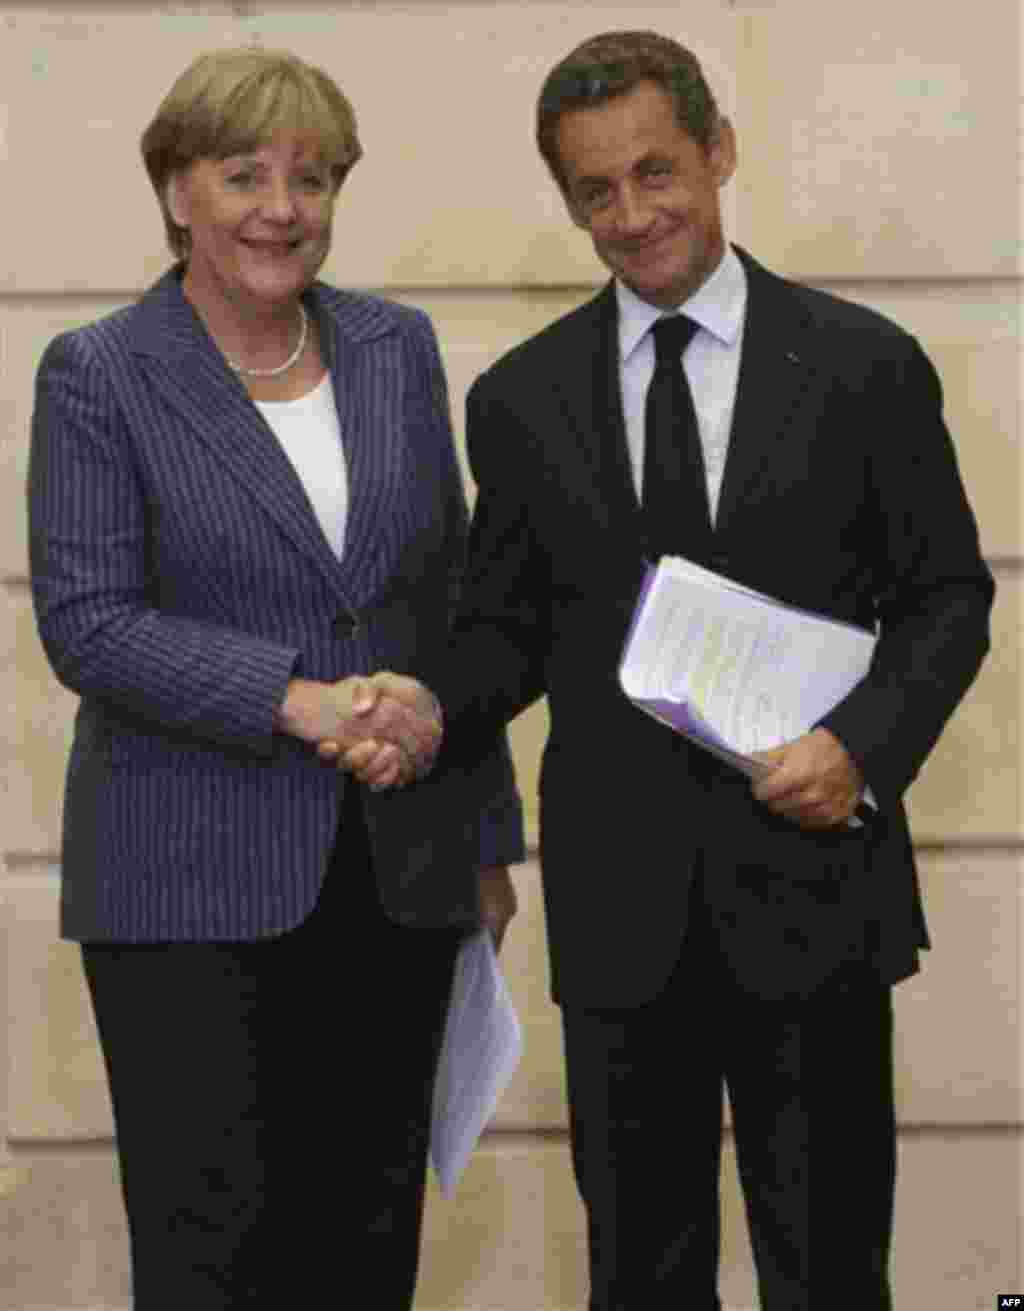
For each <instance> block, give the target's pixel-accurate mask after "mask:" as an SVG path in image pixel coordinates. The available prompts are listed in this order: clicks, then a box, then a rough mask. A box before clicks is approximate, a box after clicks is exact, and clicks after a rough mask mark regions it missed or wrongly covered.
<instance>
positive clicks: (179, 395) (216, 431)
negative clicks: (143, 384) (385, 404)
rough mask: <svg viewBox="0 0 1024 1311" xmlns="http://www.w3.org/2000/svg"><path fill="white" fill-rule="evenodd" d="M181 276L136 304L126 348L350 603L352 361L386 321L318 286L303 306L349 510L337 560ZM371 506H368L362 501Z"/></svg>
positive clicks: (355, 459) (388, 325)
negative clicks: (337, 431) (338, 443)
mask: <svg viewBox="0 0 1024 1311" xmlns="http://www.w3.org/2000/svg"><path fill="white" fill-rule="evenodd" d="M181 276H182V269H181V267H180V266H177V267H175V268H172V269H171V270H169V271H168V273H166V274H165V275H164V276H163V277H162V278H161V279H160V281H159V282H157V283H156V284H155V285H154V286H153V287H152V288H151V289H150V290H149V291H148V292H147V293H146V294H145V295H144V296H143V297H142V299H141V300H140V301H139V303H138V305H137V307H136V310H137V312H136V315H135V316H134V321H133V324H132V340H131V342H130V346H129V349H131V350H132V352H133V353H134V354H136V355H137V356H139V357H141V359H142V363H143V367H144V368H145V369H146V371H147V373H148V374H149V376H150V377H151V378H152V380H153V383H154V385H155V386H156V387H157V388H158V389H159V391H160V393H161V394H162V396H163V398H164V400H165V401H166V402H167V403H168V404H169V405H171V406H173V407H174V409H176V410H177V411H178V412H179V413H180V414H182V415H183V416H184V417H185V419H186V420H187V421H188V422H189V423H190V425H191V427H192V429H193V430H194V432H195V434H196V437H197V438H198V439H199V440H201V441H203V442H205V443H206V444H207V445H208V446H210V447H211V448H212V449H213V450H214V451H215V453H216V454H217V455H218V456H219V457H220V458H221V460H222V461H223V464H224V468H225V471H226V472H227V473H228V475H229V476H231V477H234V478H237V479H238V480H239V481H241V482H242V483H243V484H244V485H245V486H246V487H247V489H248V491H249V492H250V494H251V495H252V496H253V497H254V499H255V500H257V501H258V502H259V503H260V504H261V506H262V507H263V509H264V510H265V511H266V512H267V513H268V514H269V515H270V516H271V517H272V518H273V519H274V520H275V521H276V522H277V523H278V524H279V526H280V527H281V529H282V530H283V531H284V532H285V533H286V534H287V536H288V537H289V538H290V539H291V540H292V542H293V543H294V544H295V545H296V546H297V547H298V548H299V549H300V550H302V551H303V552H304V553H305V554H306V555H307V556H308V557H309V558H310V560H311V561H312V562H313V563H314V564H315V565H316V566H317V568H318V569H319V571H320V572H321V573H322V574H323V575H324V577H325V578H326V580H327V581H328V582H329V583H330V585H331V586H332V588H333V589H334V590H335V592H336V593H337V594H338V595H339V596H340V597H343V598H344V599H345V600H346V601H347V602H349V603H350V604H351V603H352V600H353V599H354V598H353V593H354V592H355V591H357V590H358V588H357V585H356V582H357V579H358V576H359V575H358V567H359V563H360V559H361V556H362V554H364V553H365V552H364V551H363V550H361V548H362V547H364V546H365V545H366V544H365V543H363V542H362V541H361V538H360V522H359V516H358V515H357V514H356V513H355V509H356V507H358V506H360V505H362V504H364V503H366V501H367V494H368V492H369V491H370V489H369V488H364V487H363V486H362V485H361V480H362V479H363V477H364V475H365V476H366V477H368V476H369V462H368V461H366V460H364V459H363V458H362V453H361V451H360V449H359V440H360V432H361V429H360V430H359V432H357V428H358V425H357V424H356V423H355V422H354V417H355V399H354V397H353V395H352V391H353V388H352V385H351V381H350V380H351V375H352V373H353V372H354V370H353V358H352V357H353V353H354V352H357V351H358V349H359V348H360V347H361V346H363V345H364V344H366V343H370V342H372V341H374V340H376V339H377V338H381V337H384V336H387V335H388V334H390V333H391V332H393V331H394V328H395V321H394V320H393V319H392V318H391V317H390V316H389V315H388V314H387V312H386V309H385V307H384V306H383V305H382V304H381V303H380V302H377V301H374V300H373V299H372V298H368V297H362V296H358V297H357V296H351V295H349V294H347V293H345V292H339V291H335V290H333V289H332V288H329V287H327V286H325V285H324V284H322V283H314V285H313V286H312V287H311V288H310V289H309V291H307V292H306V293H305V296H304V297H303V300H304V303H305V304H306V306H307V309H308V310H309V312H310V314H311V315H312V316H313V317H314V318H315V321H316V323H317V326H318V329H319V333H320V342H321V346H322V349H323V350H324V353H325V356H326V360H327V364H328V368H329V369H330V372H331V378H332V382H333V384H334V394H335V402H336V405H337V408H338V420H339V424H340V427H341V432H342V439H343V442H344V445H345V455H346V461H347V464H348V469H349V497H350V509H349V515H348V518H347V524H346V538H345V551H344V554H343V558H342V560H341V561H339V560H338V558H337V557H336V556H335V554H334V552H333V551H332V550H331V547H330V545H329V544H328V542H327V539H326V538H325V537H324V534H323V532H322V530H321V528H320V525H319V523H318V521H317V518H316V514H315V512H314V510H313V508H312V505H311V504H310V502H309V498H308V497H307V495H306V492H305V488H304V487H303V486H302V482H301V480H300V479H299V477H298V475H297V474H296V472H295V469H294V467H293V466H292V464H291V462H290V460H289V459H288V457H287V456H286V455H285V453H284V451H283V450H282V448H281V446H280V443H279V442H278V441H277V439H276V437H275V436H274V434H273V432H272V431H271V429H270V428H269V426H268V425H267V423H266V422H265V420H264V419H263V417H262V415H261V414H260V412H259V411H258V410H257V409H256V407H255V406H254V405H253V403H252V400H251V399H250V397H249V395H248V393H247V392H246V390H245V388H244V387H243V386H242V384H241V382H240V381H239V379H238V378H237V377H236V376H235V374H234V373H233V372H232V371H231V369H230V368H229V367H228V366H227V364H226V363H225V361H224V357H223V356H222V355H221V353H220V351H219V350H218V349H217V348H216V346H215V345H214V343H213V341H212V339H211V338H210V336H209V334H208V333H207V331H206V329H205V327H204V326H203V323H202V321H201V320H200V319H199V316H198V315H197V314H196V312H195V311H194V309H193V308H192V306H191V304H190V303H189V302H188V300H187V299H186V297H185V296H184V294H183V292H182V290H181ZM371 499H372V498H371Z"/></svg>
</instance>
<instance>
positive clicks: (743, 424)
mask: <svg viewBox="0 0 1024 1311" xmlns="http://www.w3.org/2000/svg"><path fill="white" fill-rule="evenodd" d="M738 254H739V255H740V258H741V259H742V260H743V264H744V267H745V269H746V272H747V313H746V322H745V324H744V328H743V353H742V356H741V359H740V373H739V380H738V384H737V389H736V403H735V407H734V410H733V420H732V431H731V433H730V436H729V454H728V457H727V459H726V464H725V474H724V478H723V481H722V490H721V494H720V497H719V504H718V514H717V516H716V523H715V534H716V537H720V536H722V535H724V534H725V533H727V532H728V531H729V530H730V529H731V528H733V527H734V526H735V521H736V519H737V517H738V516H740V515H741V514H742V506H743V504H744V502H745V501H749V499H750V498H751V497H754V496H756V495H757V494H758V487H759V484H762V483H769V482H775V483H778V482H779V481H780V479H782V478H783V477H784V476H785V470H786V468H787V467H788V463H789V462H788V461H787V459H786V445H785V443H786V441H787V439H791V438H792V436H793V428H794V423H795V422H796V420H797V418H798V415H799V410H800V406H801V403H802V401H803V399H804V398H805V396H806V394H807V391H808V389H809V387H810V386H811V384H812V382H813V381H814V378H815V375H816V372H817V370H816V365H815V356H814V349H813V341H812V340H811V336H810V332H809V327H808V321H807V317H806V314H805V312H804V310H803V308H802V307H801V306H800V304H799V302H798V301H797V300H796V298H795V297H794V296H793V294H792V291H791V290H790V289H789V288H788V287H787V285H786V284H785V283H784V282H783V281H782V280H781V279H779V278H776V277H774V276H773V275H772V274H771V273H769V272H768V271H767V270H766V269H764V268H762V267H761V265H760V264H758V263H756V262H755V261H754V260H753V259H751V258H750V256H749V255H747V254H746V252H744V251H738Z"/></svg>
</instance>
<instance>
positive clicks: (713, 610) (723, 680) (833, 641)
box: [619, 556, 875, 776]
mask: <svg viewBox="0 0 1024 1311" xmlns="http://www.w3.org/2000/svg"><path fill="white" fill-rule="evenodd" d="M874 648H875V637H874V635H873V634H872V633H869V632H867V631H866V630H865V629H863V628H857V627H855V626H853V625H851V624H844V623H840V622H839V621H837V620H835V619H830V618H829V617H828V616H826V615H819V614H813V613H811V612H809V611H806V610H799V609H797V608H795V607H794V606H788V605H785V604H784V603H783V602H781V601H776V600H774V599H773V598H772V597H769V596H765V595H764V594H763V593H761V592H755V591H753V590H752V589H751V588H749V587H744V586H743V585H742V584H740V583H736V582H733V581H732V580H731V579H729V578H725V577H723V576H722V575H721V574H715V573H712V572H711V571H710V570H707V569H703V568H701V567H700V566H699V565H696V564H693V563H691V562H690V561H689V560H682V559H677V558H673V557H668V556H666V557H664V558H663V559H662V560H661V561H660V562H659V563H658V565H657V566H656V567H652V568H651V569H650V570H649V571H648V574H647V577H646V579H645V581H644V586H643V589H642V591H641V594H640V599H639V601H638V603H637V607H636V612H635V614H634V616H633V626H632V628H631V630H630V634H629V638H628V640H627V642H626V650H625V653H624V656H623V660H622V664H621V667H620V670H619V678H620V681H621V684H622V688H623V690H624V691H625V693H626V695H627V696H628V697H629V698H630V700H631V701H633V702H634V703H635V704H636V705H637V706H639V707H640V708H641V709H642V710H645V711H647V713H648V714H651V715H653V716H654V717H655V718H656V719H659V720H661V721H662V722H663V723H666V724H668V725H669V726H670V727H671V728H674V729H675V730H676V732H679V733H682V734H683V735H684V736H685V737H687V738H689V739H690V740H691V741H693V742H695V743H697V744H698V745H699V746H701V747H703V748H704V749H705V750H707V751H710V752H711V753H712V754H713V755H716V756H718V757H719V758H721V759H723V760H726V761H728V762H729V763H730V764H733V765H735V766H736V767H737V768H739V769H742V770H743V771H744V772H745V773H747V774H750V775H752V776H753V775H755V774H757V773H758V772H759V771H760V770H761V769H763V765H760V764H759V762H758V761H756V760H754V759H752V755H753V753H754V752H757V751H766V750H770V749H771V748H773V747H778V746H782V744H783V743H785V742H790V741H792V740H793V739H794V738H797V737H800V736H802V735H803V734H804V733H807V732H808V731H809V730H810V729H811V728H813V727H814V725H815V724H816V723H817V722H818V721H819V720H820V719H821V718H822V717H823V716H824V715H826V714H827V713H828V712H829V711H830V710H831V709H832V708H833V707H834V706H835V705H836V704H837V703H838V702H839V701H841V700H842V698H843V697H844V696H846V694H847V693H848V692H849V691H850V690H851V688H853V687H854V686H855V685H856V684H857V683H859V682H860V680H861V679H862V678H863V677H864V676H865V674H866V673H867V671H868V667H869V665H870V664H871V657H872V653H873V651H874Z"/></svg>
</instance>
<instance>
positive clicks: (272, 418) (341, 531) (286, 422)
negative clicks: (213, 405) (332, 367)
mask: <svg viewBox="0 0 1024 1311" xmlns="http://www.w3.org/2000/svg"><path fill="white" fill-rule="evenodd" d="M256 408H257V409H258V410H259V412H260V413H261V414H262V415H263V417H264V418H265V419H266V421H267V423H269V424H270V427H271V428H272V429H273V432H274V436H275V437H276V438H277V440H278V441H279V442H280V443H281V446H282V448H283V450H284V453H285V455H287V456H288V458H289V460H291V462H292V464H293V466H294V468H295V472H296V473H297V474H298V475H299V478H300V479H301V480H302V485H303V487H304V488H305V489H306V495H307V496H308V497H309V499H310V502H311V504H312V506H313V509H314V511H315V512H316V517H317V519H318V520H319V523H320V527H321V528H322V529H323V532H324V536H325V537H326V538H327V540H328V541H329V542H330V544H331V549H332V550H333V551H334V554H335V555H336V556H337V557H338V559H339V560H340V559H341V556H342V552H343V551H344V549H345V521H346V519H347V518H348V469H347V467H346V465H345V450H344V447H343V446H342V444H341V426H340V424H339V423H338V410H337V407H336V406H335V404H334V388H333V386H332V385H331V375H330V373H329V372H328V373H325V374H324V376H323V381H322V382H319V383H318V384H317V385H316V386H315V387H314V388H313V390H312V391H310V392H307V393H306V394H305V396H300V397H299V399H298V400H297V401H256Z"/></svg>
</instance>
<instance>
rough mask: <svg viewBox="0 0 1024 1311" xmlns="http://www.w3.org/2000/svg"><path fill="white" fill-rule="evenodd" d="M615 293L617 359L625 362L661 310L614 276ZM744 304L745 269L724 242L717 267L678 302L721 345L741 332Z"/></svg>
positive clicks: (681, 308) (733, 341) (681, 311)
mask: <svg viewBox="0 0 1024 1311" xmlns="http://www.w3.org/2000/svg"><path fill="white" fill-rule="evenodd" d="M615 295H616V298H617V300H618V306H619V359H620V360H621V362H622V363H623V364H625V363H627V362H628V360H629V358H630V356H631V355H632V354H633V352H634V351H635V350H636V348H637V347H638V346H639V345H640V343H641V342H642V341H643V340H644V338H645V337H646V335H647V333H648V331H649V330H650V328H651V325H652V324H653V323H654V322H655V320H656V319H660V318H661V317H662V315H663V313H664V311H663V310H660V309H659V308H658V307H657V305H651V304H650V303H649V302H648V301H645V300H641V299H640V297H639V296H638V295H637V294H636V292H635V291H631V290H630V288H629V287H627V286H626V285H625V284H624V283H623V282H620V281H619V280H618V279H616V280H615ZM746 306H747V275H746V271H745V270H744V268H743V265H742V264H741V263H740V259H739V256H738V255H737V254H736V252H735V251H734V250H733V248H732V247H731V246H726V248H725V254H724V255H723V256H722V258H721V259H720V260H719V262H718V267H717V268H716V269H715V271H714V272H713V273H712V274H711V276H710V277H709V278H707V280H706V281H705V282H703V283H702V284H701V285H700V286H699V287H698V288H697V290H696V291H695V292H694V294H693V295H692V296H691V297H690V299H689V300H688V301H685V302H684V303H683V304H682V305H680V306H679V312H680V313H683V314H686V315H687V316H688V317H689V318H691V319H693V320H694V321H695V322H696V323H699V324H700V326H701V328H703V329H704V330H705V331H706V332H709V333H710V334H711V335H712V337H715V338H717V339H718V340H719V341H720V342H722V344H723V345H726V346H732V345H734V344H735V343H736V340H737V339H738V337H739V335H740V329H741V328H742V326H743V316H744V313H745V312H746Z"/></svg>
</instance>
